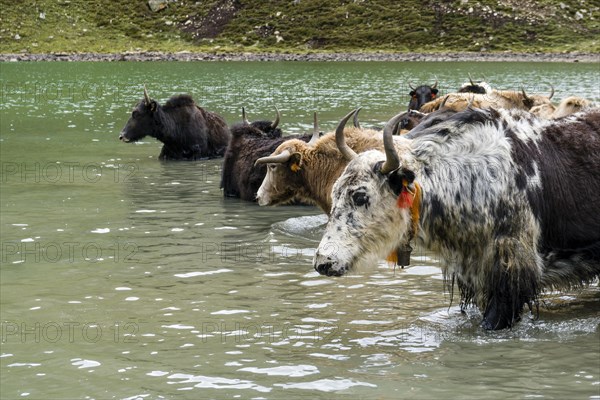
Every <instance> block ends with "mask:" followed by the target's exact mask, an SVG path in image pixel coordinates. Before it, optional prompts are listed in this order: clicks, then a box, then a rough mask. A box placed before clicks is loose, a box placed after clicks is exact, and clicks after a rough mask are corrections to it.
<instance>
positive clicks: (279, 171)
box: [258, 128, 383, 214]
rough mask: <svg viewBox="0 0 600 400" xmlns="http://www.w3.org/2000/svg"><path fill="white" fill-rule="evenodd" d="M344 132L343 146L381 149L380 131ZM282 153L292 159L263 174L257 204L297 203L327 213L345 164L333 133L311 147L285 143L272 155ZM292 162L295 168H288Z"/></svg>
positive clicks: (359, 150)
mask: <svg viewBox="0 0 600 400" xmlns="http://www.w3.org/2000/svg"><path fill="white" fill-rule="evenodd" d="M344 132H345V136H346V143H347V144H348V146H350V147H351V148H352V149H353V150H354V151H356V152H362V151H365V150H367V149H382V148H383V139H382V137H381V133H380V132H377V131H374V130H369V129H365V130H363V129H359V128H346V130H345V131H344ZM286 150H287V151H289V152H290V153H291V154H292V155H294V157H293V159H292V160H290V161H289V162H287V163H283V164H278V165H277V166H276V167H275V168H273V169H272V170H269V171H268V172H267V176H266V177H265V179H264V181H263V183H262V185H261V187H260V188H259V190H258V200H259V204H261V205H277V204H286V203H288V202H290V201H292V200H297V201H300V202H302V203H306V204H314V205H316V206H318V207H319V208H321V209H322V210H323V211H324V212H325V213H327V214H329V211H330V209H331V188H332V186H333V183H334V182H335V180H336V179H337V178H338V177H339V176H340V175H341V173H342V171H343V170H344V168H345V167H346V164H347V163H348V161H347V160H346V159H344V157H343V156H342V154H341V153H340V151H339V150H338V148H337V146H336V144H335V134H334V133H332V132H330V133H327V134H325V135H323V136H322V137H321V138H320V139H319V140H318V141H317V142H316V143H315V145H314V146H313V147H311V146H308V145H307V144H306V143H305V142H303V141H301V140H289V141H286V142H285V143H283V144H281V145H280V146H279V147H278V148H277V149H276V150H275V151H274V152H273V155H277V154H281V153H282V152H284V151H286ZM294 163H296V165H297V166H298V169H296V168H292V165H293V164H294Z"/></svg>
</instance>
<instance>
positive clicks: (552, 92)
mask: <svg viewBox="0 0 600 400" xmlns="http://www.w3.org/2000/svg"><path fill="white" fill-rule="evenodd" d="M552 96H554V86H553V85H552V84H550V96H548V100H550V99H551V98H552Z"/></svg>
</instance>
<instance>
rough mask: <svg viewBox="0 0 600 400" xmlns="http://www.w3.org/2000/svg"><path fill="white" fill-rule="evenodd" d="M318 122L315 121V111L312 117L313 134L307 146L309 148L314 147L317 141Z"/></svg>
mask: <svg viewBox="0 0 600 400" xmlns="http://www.w3.org/2000/svg"><path fill="white" fill-rule="evenodd" d="M319 136H320V135H319V121H318V120H317V112H316V111H315V113H314V116H313V134H312V137H311V138H310V140H309V141H308V143H307V145H308V146H310V147H314V145H315V143H316V142H317V140H319Z"/></svg>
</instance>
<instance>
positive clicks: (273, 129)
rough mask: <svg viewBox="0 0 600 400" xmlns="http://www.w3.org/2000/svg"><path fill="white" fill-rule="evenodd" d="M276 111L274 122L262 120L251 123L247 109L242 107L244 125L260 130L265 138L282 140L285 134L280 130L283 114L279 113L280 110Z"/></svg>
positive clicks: (276, 109)
mask: <svg viewBox="0 0 600 400" xmlns="http://www.w3.org/2000/svg"><path fill="white" fill-rule="evenodd" d="M275 111H276V116H275V120H274V121H267V120H260V121H254V122H250V121H249V120H248V116H247V115H246V108H245V107H242V125H243V126H250V127H252V128H254V129H258V130H259V131H260V132H261V133H262V135H263V136H265V137H269V138H273V139H276V138H280V137H281V135H282V134H283V132H282V131H281V128H278V126H279V122H280V120H281V113H280V112H279V109H278V108H277V107H275Z"/></svg>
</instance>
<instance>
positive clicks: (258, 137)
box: [221, 121, 311, 201]
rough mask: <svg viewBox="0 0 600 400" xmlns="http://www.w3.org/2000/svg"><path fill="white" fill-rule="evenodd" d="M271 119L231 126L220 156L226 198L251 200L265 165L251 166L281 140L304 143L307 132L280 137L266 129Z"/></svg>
mask: <svg viewBox="0 0 600 400" xmlns="http://www.w3.org/2000/svg"><path fill="white" fill-rule="evenodd" d="M270 125H271V121H258V122H253V123H252V124H250V125H244V124H238V125H234V126H232V127H231V140H230V141H229V144H228V146H227V150H226V151H225V156H224V158H223V170H222V176H221V188H222V189H223V194H224V195H225V196H226V197H238V198H240V199H242V200H247V201H255V200H256V192H257V191H258V188H259V187H260V185H261V183H262V181H263V179H264V178H265V175H266V174H267V166H266V165H264V164H263V165H256V166H255V165H254V163H255V162H256V160H257V159H258V158H260V157H265V156H268V155H270V154H271V153H272V152H273V151H274V150H275V149H276V148H277V147H279V146H280V145H281V144H282V143H283V142H285V141H288V140H292V139H297V140H301V141H303V142H308V141H309V140H310V138H311V135H310V134H306V135H293V136H286V137H281V130H279V129H276V131H275V132H273V131H272V130H270Z"/></svg>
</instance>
